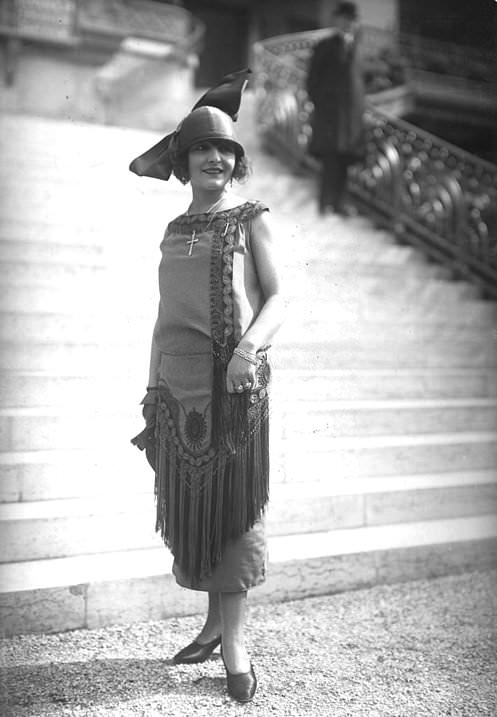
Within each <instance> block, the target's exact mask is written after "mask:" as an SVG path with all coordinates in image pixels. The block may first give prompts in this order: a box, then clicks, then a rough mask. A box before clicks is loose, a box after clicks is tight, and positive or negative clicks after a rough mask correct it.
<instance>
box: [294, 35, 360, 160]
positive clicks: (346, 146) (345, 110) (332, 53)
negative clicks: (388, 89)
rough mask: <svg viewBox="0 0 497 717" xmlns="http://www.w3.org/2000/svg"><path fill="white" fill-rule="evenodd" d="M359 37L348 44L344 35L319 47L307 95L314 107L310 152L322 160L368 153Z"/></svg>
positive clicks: (331, 39) (311, 63)
mask: <svg viewBox="0 0 497 717" xmlns="http://www.w3.org/2000/svg"><path fill="white" fill-rule="evenodd" d="M357 45H358V42H357V36H355V37H354V39H353V40H352V42H350V43H347V42H346V41H345V39H344V37H343V35H342V33H340V32H336V33H333V34H332V35H330V36H328V37H326V38H325V39H324V40H321V41H320V42H319V43H318V44H317V45H316V47H315V49H314V53H313V55H312V57H311V61H310V64H309V72H308V75H307V91H308V93H309V97H310V98H311V100H312V102H313V104H314V115H313V119H312V141H311V144H310V148H309V149H310V152H311V153H312V154H314V155H316V156H317V157H321V156H323V155H324V154H327V153H329V152H341V153H343V154H350V155H352V156H354V157H360V156H362V154H363V152H364V130H363V112H364V82H363V78H362V72H361V68H360V64H359V58H358V51H357Z"/></svg>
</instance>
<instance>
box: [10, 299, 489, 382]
mask: <svg viewBox="0 0 497 717" xmlns="http://www.w3.org/2000/svg"><path fill="white" fill-rule="evenodd" d="M151 311H152V307H151ZM151 317H152V314H151ZM152 322H153V319H152V318H151V322H150V323H149V325H152ZM109 333H111V331H110V329H109ZM144 333H145V332H144ZM149 339H150V337H149V335H148V334H147V336H146V337H145V335H144V336H142V337H141V340H140V339H139V338H138V337H136V341H137V344H136V345H132V346H130V345H126V344H121V345H119V344H118V342H119V341H120V340H122V336H121V335H119V334H118V335H117V336H107V340H108V344H107V345H106V346H105V349H104V348H103V347H102V345H101V344H93V343H92V344H71V343H58V344H57V343H53V342H42V341H40V342H30V343H29V351H27V350H26V344H22V343H21V342H20V337H19V341H16V342H11V341H4V342H3V346H2V349H3V350H2V352H1V353H0V371H2V370H8V371H12V370H17V371H51V372H56V371H59V370H60V371H61V372H63V373H64V372H66V373H67V372H68V371H70V372H71V373H76V374H88V373H97V372H98V371H101V372H102V374H103V375H110V374H111V372H112V369H113V368H114V367H115V366H120V365H122V363H123V361H124V362H125V364H126V365H127V366H128V367H129V368H130V371H133V370H134V369H135V368H137V367H141V368H140V373H139V374H137V375H139V376H146V372H147V369H146V368H145V369H144V368H143V366H145V364H146V363H147V362H148V346H149ZM144 347H146V348H145V350H144ZM428 348H429V350H428ZM428 348H427V344H426V342H425V341H421V340H407V339H406V340H404V341H402V343H400V344H392V343H389V342H388V341H387V340H384V341H380V340H376V341H371V342H369V343H364V344H361V343H359V341H340V342H339V341H337V342H331V341H330V342H327V343H320V344H309V342H306V343H302V344H293V345H288V346H286V347H285V346H279V347H275V349H274V351H273V361H274V365H275V367H276V368H277V369H278V370H279V369H283V370H285V369H286V368H289V367H291V368H293V369H309V368H311V369H312V370H314V371H316V372H320V371H321V370H327V369H329V367H330V366H333V367H334V369H342V370H345V369H347V370H360V369H390V370H395V369H404V370H405V369H411V368H412V369H414V370H416V369H419V368H423V369H426V368H434V369H455V368H465V369H466V368H497V357H496V351H495V341H493V340H491V339H488V340H485V341H483V340H481V339H480V340H475V341H467V340H459V339H458V338H456V339H448V340H437V342H436V343H433V344H431V342H430V344H429V346H428Z"/></svg>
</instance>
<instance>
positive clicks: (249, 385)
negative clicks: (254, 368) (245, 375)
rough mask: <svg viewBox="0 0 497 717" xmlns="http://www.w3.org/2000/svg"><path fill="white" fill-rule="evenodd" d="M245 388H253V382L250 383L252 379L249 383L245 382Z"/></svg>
mask: <svg viewBox="0 0 497 717" xmlns="http://www.w3.org/2000/svg"><path fill="white" fill-rule="evenodd" d="M245 388H247V389H248V388H252V384H251V383H250V381H247V383H246V384H245Z"/></svg>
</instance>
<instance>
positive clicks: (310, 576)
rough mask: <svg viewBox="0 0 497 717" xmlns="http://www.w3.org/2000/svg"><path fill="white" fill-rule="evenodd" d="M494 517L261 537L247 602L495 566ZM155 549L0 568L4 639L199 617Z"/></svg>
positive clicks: (194, 598)
mask: <svg viewBox="0 0 497 717" xmlns="http://www.w3.org/2000/svg"><path fill="white" fill-rule="evenodd" d="M496 536H497V528H496V521H495V517H494V516H477V517H466V518H452V519H445V520H428V521H420V522H412V523H407V524H404V525H379V526H372V527H367V528H352V529H342V530H332V531H328V532H317V533H309V534H307V535H293V536H272V537H270V538H269V541H268V545H269V555H270V563H269V566H268V579H267V581H266V583H265V584H264V585H263V586H262V587H260V588H258V589H257V590H254V591H253V595H251V601H253V602H257V601H265V602H267V601H272V602H274V601H277V600H289V599H297V598H303V597H310V596H313V595H322V594H329V593H334V592H340V591H343V590H351V589H354V588H361V587H369V586H372V585H378V584H382V583H390V582H399V581H405V580H413V579H419V578H423V577H425V578H427V577H435V576H440V575H445V574H450V573H453V572H455V571H458V572H461V571H464V570H476V569H485V568H489V567H493V566H495V564H496V555H497V550H496V549H495V548H496V547H497V540H496ZM171 563H172V560H171V557H170V556H169V554H168V553H167V551H165V549H164V547H163V546H160V547H157V548H151V549H147V550H130V551H120V552H116V553H104V554H100V555H82V556H77V557H71V558H59V559H54V560H37V561H29V562H21V563H11V564H9V565H2V566H0V586H1V587H0V590H1V594H0V616H1V618H2V625H3V629H4V634H5V635H6V636H9V635H14V634H19V633H30V632H45V633H46V632H60V631H63V630H70V629H77V628H93V629H94V628H99V627H103V626H104V625H110V624H119V623H120V624H127V623H130V622H137V621H140V620H141V621H143V620H151V619H163V618H165V617H172V616H179V615H185V614H194V613H200V612H202V611H203V610H204V609H205V596H204V595H203V594H199V593H197V592H195V591H191V590H182V591H178V590H175V589H174V579H173V578H172V576H171V575H170V570H171Z"/></svg>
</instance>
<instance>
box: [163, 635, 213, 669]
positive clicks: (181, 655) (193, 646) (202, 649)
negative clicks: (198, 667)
mask: <svg viewBox="0 0 497 717" xmlns="http://www.w3.org/2000/svg"><path fill="white" fill-rule="evenodd" d="M220 644H221V636H219V637H215V638H214V640H211V641H210V642H206V643H205V645H201V644H200V642H197V641H196V640H194V641H193V642H190V644H189V645H187V646H186V647H184V648H183V649H182V650H180V651H179V652H177V653H176V655H175V656H174V657H173V662H175V663H176V664H177V665H194V664H195V663H197V662H205V661H206V660H207V659H208V658H209V657H210V656H211V654H212V652H213V651H214V650H215V649H216V647H217V646H218V645H220Z"/></svg>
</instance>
